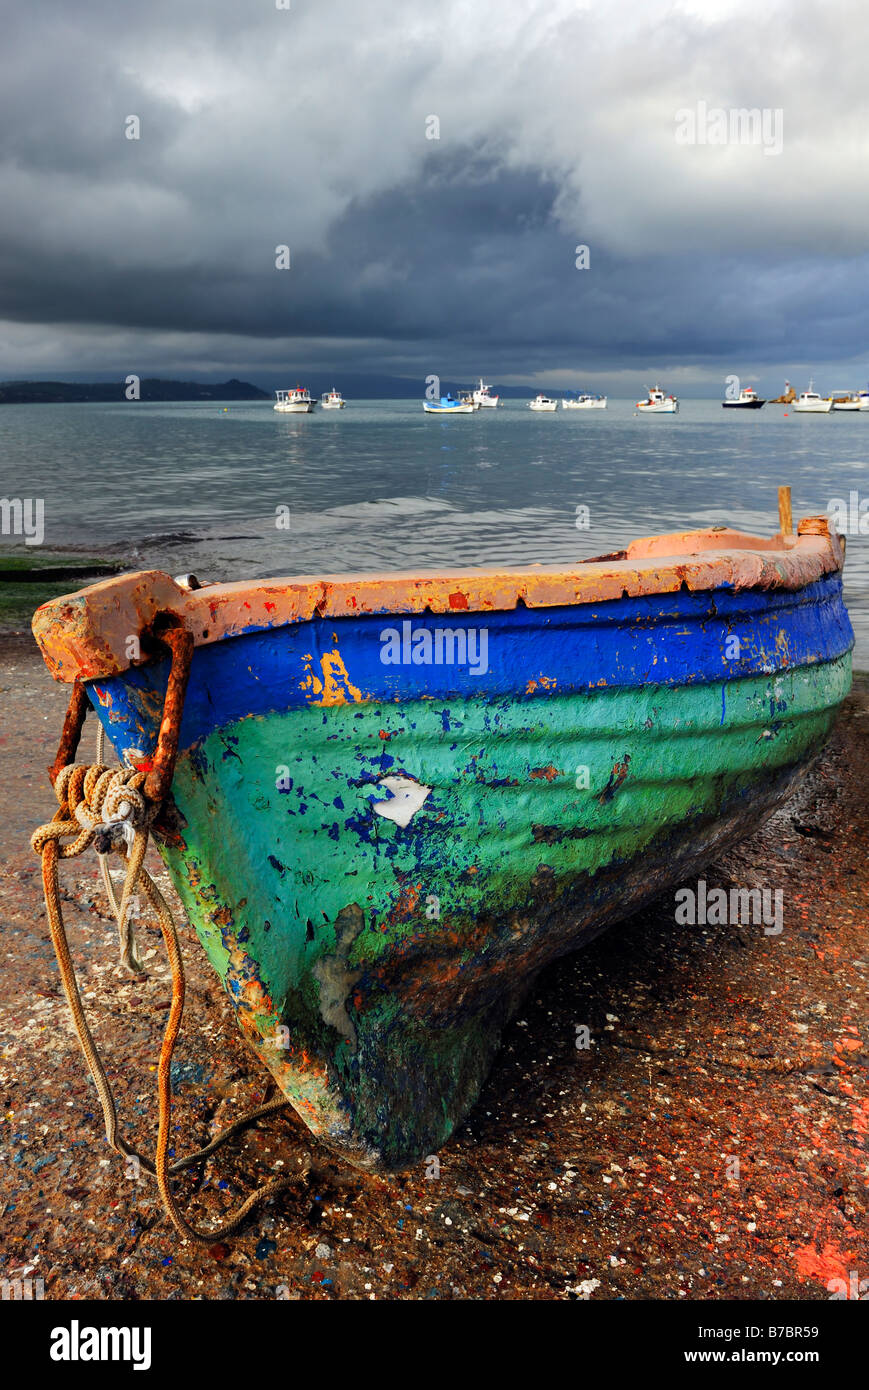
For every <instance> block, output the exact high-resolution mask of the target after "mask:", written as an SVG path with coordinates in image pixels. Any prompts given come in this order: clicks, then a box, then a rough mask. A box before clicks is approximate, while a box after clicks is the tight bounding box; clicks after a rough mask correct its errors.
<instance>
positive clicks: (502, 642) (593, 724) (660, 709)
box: [33, 517, 853, 1171]
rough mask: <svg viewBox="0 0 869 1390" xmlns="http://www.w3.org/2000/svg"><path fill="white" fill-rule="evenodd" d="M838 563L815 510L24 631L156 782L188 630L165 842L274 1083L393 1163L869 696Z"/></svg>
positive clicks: (71, 615) (131, 581) (140, 583)
mask: <svg viewBox="0 0 869 1390" xmlns="http://www.w3.org/2000/svg"><path fill="white" fill-rule="evenodd" d="M842 563H843V551H842V547H841V544H840V541H839V538H838V536H837V534H836V532H835V531H834V530H831V528H830V526H829V523H828V521H827V519H826V518H825V517H812V518H808V519H806V520H803V521H802V522H800V524H799V528H798V535H797V536H793V535H790V534H778V535H775V536H772V537H761V536H755V535H747V534H743V533H740V532H738V531H734V530H729V529H727V528H726V527H712V528H710V529H706V530H700V531H688V532H678V533H675V534H671V535H662V536H652V537H647V538H644V539H641V540H636V541H634V542H632V543H631V544H629V545H627V546H626V548H625V549H624V550H622V551H618V552H616V553H615V554H612V555H607V556H604V557H601V558H600V559H597V560H591V561H578V562H577V563H576V564H575V565H573V566H572V567H568V568H564V567H561V568H559V567H556V566H550V567H546V568H537V569H529V570H514V569H509V568H505V569H501V570H491V571H483V570H470V571H455V572H454V571H452V570H446V571H444V572H438V573H411V574H381V575H369V576H354V577H347V576H339V577H334V576H329V575H324V574H316V575H307V576H305V575H303V576H297V577H294V578H284V579H266V580H254V581H250V582H233V583H216V584H208V585H204V586H202V587H198V588H197V587H191V585H190V583H189V581H188V582H187V583H185V584H184V585H181V584H179V583H177V582H176V581H174V580H173V579H171V578H170V577H169V576H168V575H166V574H163V573H160V572H157V571H153V570H152V571H144V572H140V573H134V574H126V575H121V576H115V577H113V578H111V579H108V580H105V581H103V582H101V583H98V584H95V585H93V586H92V587H89V588H86V589H84V590H82V591H81V592H79V593H76V594H73V595H67V596H65V597H62V598H56V599H53V600H51V601H50V602H49V603H47V604H45V605H43V606H42V607H41V608H40V609H39V610H38V611H37V613H36V614H35V617H34V620H33V631H34V633H35V636H36V639H37V641H38V643H39V646H40V648H41V650H42V653H43V656H44V658H45V661H46V663H47V665H48V667H49V669H50V671H51V673H52V675H53V676H54V677H55V678H56V679H58V680H61V681H66V682H74V681H76V680H78V681H79V682H80V686H79V687H77V688H78V689H80V690H83V691H84V693H85V696H86V698H87V700H89V701H90V704H91V706H92V707H93V709H94V710H95V711H96V713H97V715H98V716H99V719H100V721H101V723H102V725H103V728H104V729H105V732H106V735H107V736H108V739H109V740H110V741H111V742H112V744H113V745H114V748H115V751H116V752H117V754H118V757H119V758H120V759H122V760H123V761H125V762H126V763H127V764H128V765H133V766H136V767H140V768H143V769H144V768H146V767H149V766H151V759H152V758H155V748H156V745H157V740H158V731H159V730H160V728H161V711H162V712H163V714H165V711H164V710H163V706H164V701H165V704H166V709H167V710H168V707H169V698H168V695H167V692H168V691H169V690H170V689H175V688H176V687H175V686H173V685H172V680H173V674H172V673H173V672H174V671H175V667H174V664H173V663H171V662H170V660H169V657H168V655H164V654H163V649H162V648H161V647H160V646H159V641H160V633H161V632H162V633H166V632H168V631H169V630H170V629H172V628H175V629H183V634H181V633H179V634H178V635H179V636H182V635H184V636H185V640H186V635H188V634H189V638H190V640H189V643H188V650H192V656H191V658H190V666H189V682H188V684H187V689H186V697H185V698H184V701H183V707H182V709H181V711H180V715H179V716H178V718H179V719H180V723H179V725H178V727H179V730H180V731H179V733H178V736H177V762H176V763H175V770H174V779H173V781H172V783H171V792H170V795H169V799H168V801H167V802H166V803H164V811H165V812H166V815H165V816H164V818H163V822H162V828H161V829H160V831H159V834H158V833H157V832H156V831H155V838H157V839H158V844H159V848H160V852H161V855H162V857H163V859H164V861H165V864H166V867H167V869H168V872H169V874H170V876H171V878H172V880H173V882H174V885H175V887H176V888H177V891H178V893H179V894H180V897H181V899H182V901H183V904H184V906H185V909H186V911H187V913H188V915H189V919H190V921H191V923H192V925H193V927H194V929H195V931H196V934H197V936H198V938H199V941H200V943H201V945H202V948H203V950H204V951H205V953H206V955H207V956H208V958H209V960H210V961H211V964H212V966H213V967H214V969H215V971H216V972H217V974H218V975H219V977H220V979H221V980H222V982H223V985H224V987H225V990H226V993H227V996H228V999H229V1002H230V1003H231V1005H232V1007H233V1009H234V1010H235V1012H236V1016H237V1019H238V1023H239V1025H240V1028H241V1030H242V1032H243V1034H244V1036H245V1037H246V1039H247V1041H248V1042H249V1043H250V1044H251V1046H252V1047H253V1048H254V1050H255V1051H256V1053H257V1054H258V1056H259V1058H260V1059H261V1061H262V1063H263V1064H264V1066H265V1067H266V1068H267V1069H268V1071H270V1072H271V1074H272V1076H273V1077H274V1078H275V1080H276V1082H277V1084H278V1086H279V1087H280V1088H281V1091H282V1092H283V1094H284V1096H286V1097H287V1098H288V1099H289V1100H290V1101H291V1102H292V1104H293V1106H294V1107H295V1109H296V1110H297V1111H298V1113H299V1115H300V1116H301V1118H302V1119H303V1120H304V1122H305V1123H306V1124H307V1125H308V1127H309V1128H310V1130H311V1131H312V1132H313V1133H314V1134H315V1135H317V1136H319V1137H320V1139H321V1140H322V1141H323V1142H324V1144H326V1145H328V1146H330V1147H331V1148H332V1149H333V1150H334V1151H335V1152H337V1153H338V1154H340V1155H343V1156H344V1157H345V1158H347V1159H348V1160H350V1161H351V1162H353V1163H354V1164H356V1165H357V1166H359V1167H360V1168H363V1169H366V1170H369V1171H372V1170H373V1171H391V1170H397V1169H402V1168H406V1167H408V1166H409V1165H411V1164H415V1163H419V1162H420V1161H422V1160H423V1159H424V1158H425V1157H426V1156H427V1155H429V1154H431V1153H432V1152H434V1151H435V1150H436V1149H437V1148H438V1147H439V1146H440V1145H442V1144H443V1143H444V1142H445V1141H446V1140H447V1139H448V1138H449V1136H450V1134H451V1133H452V1132H453V1130H454V1129H455V1127H456V1126H457V1125H458V1124H459V1123H460V1122H461V1121H462V1120H463V1119H464V1117H465V1116H466V1115H467V1114H468V1112H469V1110H470V1109H471V1107H472V1106H473V1105H474V1102H475V1101H476V1099H477V1097H478V1095H479V1092H480V1089H481V1087H482V1085H483V1083H484V1081H485V1079H486V1076H487V1073H488V1071H489V1069H490V1066H491V1064H492V1061H493V1058H494V1056H495V1054H496V1052H497V1049H498V1047H499V1043H500V1039H501V1035H502V1032H503V1029H504V1027H505V1025H506V1024H507V1022H508V1021H509V1020H510V1019H511V1017H513V1016H514V1015H515V1013H516V1011H517V1009H518V1008H519V1007H520V1006H521V1004H522V1001H523V999H524V997H525V995H526V994H527V992H528V990H529V989H530V988H531V987H532V986H533V984H534V981H535V979H536V978H537V976H538V974H539V972H540V971H541V970H542V969H543V968H544V967H545V966H546V965H547V964H548V963H549V962H551V961H553V960H555V959H557V958H558V957H559V956H562V955H564V954H566V953H568V952H571V951H574V950H576V949H577V948H578V947H581V946H583V945H584V944H585V943H586V942H588V941H589V940H591V939H592V938H593V937H594V936H595V935H597V933H599V932H600V931H602V930H603V929H604V928H605V927H608V926H610V925H611V924H613V923H616V922H619V921H621V920H622V919H624V918H625V917H627V916H628V915H629V914H631V913H633V912H635V911H636V910H637V909H638V908H640V907H641V906H642V905H643V904H645V903H648V902H649V901H651V900H652V899H653V898H655V897H656V896H658V895H659V894H661V893H662V892H665V891H670V890H673V889H674V888H675V887H676V886H677V885H679V884H680V883H682V882H684V881H685V880H686V879H688V878H690V877H691V876H692V875H696V874H698V873H700V872H702V870H703V869H704V867H705V866H706V865H707V864H708V863H709V861H710V860H712V859H713V858H715V857H716V856H717V855H719V854H720V853H721V852H722V851H723V850H725V849H726V848H727V847H728V846H729V845H731V844H733V843H734V842H735V841H737V840H739V839H740V838H741V837H743V836H745V835H747V834H748V833H749V832H750V831H752V830H753V829H754V827H755V826H756V825H758V824H759V823H760V822H761V821H762V820H763V819H764V818H765V817H766V816H767V815H769V814H770V813H771V812H772V811H774V810H775V809H776V808H777V807H778V806H780V805H781V804H782V803H783V802H784V801H785V800H786V799H787V797H788V796H789V795H790V794H791V793H792V791H793V790H794V788H795V787H796V786H797V785H798V784H799V781H800V779H801V777H802V775H803V772H804V770H805V768H806V766H807V765H808V763H809V762H810V761H811V760H812V759H813V758H814V757H815V756H816V755H817V754H818V752H819V750H820V749H821V748H822V747H823V744H824V741H825V739H826V738H827V735H828V734H829V732H830V730H831V728H832V725H833V722H834V720H835V717H836V713H837V711H838V709H839V707H840V705H841V703H842V701H843V700H844V698H845V696H846V694H847V693H848V690H849V687H850V681H851V655H850V654H851V648H852V645H853V633H852V631H851V625H850V622H849V620H848V615H847V612H846V610H845V607H844V604H843V600H842ZM131 634H139V636H140V638H141V642H140V643H139V644H134V643H131V641H130V636H131ZM151 639H153V640H151ZM136 653H140V655H137V654H136ZM155 761H156V758H155ZM673 930H674V932H677V931H678V930H679V928H678V927H675V926H674V928H673Z"/></svg>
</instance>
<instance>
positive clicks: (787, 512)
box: [778, 487, 794, 536]
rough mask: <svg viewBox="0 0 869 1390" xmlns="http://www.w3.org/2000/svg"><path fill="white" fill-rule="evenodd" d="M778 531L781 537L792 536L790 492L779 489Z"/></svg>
mask: <svg viewBox="0 0 869 1390" xmlns="http://www.w3.org/2000/svg"><path fill="white" fill-rule="evenodd" d="M778 529H779V531H780V532H781V534H782V535H783V536H792V535H793V534H794V521H793V517H792V515H791V490H790V488H789V487H780V488H779V490H778Z"/></svg>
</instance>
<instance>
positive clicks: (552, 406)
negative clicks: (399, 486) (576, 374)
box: [528, 391, 558, 410]
mask: <svg viewBox="0 0 869 1390" xmlns="http://www.w3.org/2000/svg"><path fill="white" fill-rule="evenodd" d="M528 404H529V406H530V408H531V409H532V410H557V409H558V401H556V400H554V399H553V397H552V396H544V395H543V392H542V391H541V393H540V395H539V396H535V397H534V400H533V401H529V402H528Z"/></svg>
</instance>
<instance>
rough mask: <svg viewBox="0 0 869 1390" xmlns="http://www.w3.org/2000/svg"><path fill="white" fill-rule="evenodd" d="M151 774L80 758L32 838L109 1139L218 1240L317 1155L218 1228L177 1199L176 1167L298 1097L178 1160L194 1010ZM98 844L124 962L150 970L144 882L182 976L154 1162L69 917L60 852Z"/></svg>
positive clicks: (187, 1227)
mask: <svg viewBox="0 0 869 1390" xmlns="http://www.w3.org/2000/svg"><path fill="white" fill-rule="evenodd" d="M102 749H103V744H102V740H99V741H98V753H99V754H100V755H101V754H102ZM145 776H146V774H145V773H142V772H137V771H136V770H135V769H134V768H126V767H117V768H110V767H106V766H105V765H104V764H103V763H102V761H101V760H100V759H99V758H98V761H97V762H96V763H94V764H93V765H91V766H87V765H85V764H81V763H73V764H71V765H70V766H68V767H65V768H63V769H62V770H61V771H60V773H59V774H58V777H57V780H56V782H55V788H54V789H55V793H56V795H57V799H58V803H59V806H58V810H57V812H56V813H55V816H54V819H53V820H51V821H49V822H48V823H47V824H45V825H42V826H40V827H39V829H38V830H36V831H35V832H34V834H33V836H32V838H31V844H32V846H33V849H34V851H35V852H36V853H37V854H38V855H40V856H41V858H42V885H43V889H44V892H45V906H46V911H47V914H48V926H49V931H50V933H51V941H52V945H53V946H54V952H55V955H56V957H57V964H58V969H59V970H60V978H61V982H62V984H63V991H64V994H65V996H66V1001H67V1004H68V1006H69V1010H70V1014H71V1016H72V1021H73V1026H74V1028H75V1032H76V1036H77V1037H78V1041H79V1045H80V1047H81V1049H82V1052H83V1053H84V1057H85V1061H86V1062H87V1066H88V1070H89V1072H90V1075H91V1078H92V1079H93V1082H94V1085H95V1086H96V1088H97V1094H98V1095H99V1098H100V1104H101V1106H102V1111H103V1119H104V1121H105V1126H106V1139H107V1140H108V1142H109V1144H110V1145H111V1147H112V1148H113V1149H114V1150H116V1152H118V1153H122V1154H124V1155H126V1156H127V1157H130V1158H134V1159H136V1160H137V1162H138V1163H139V1164H140V1165H141V1167H142V1168H144V1169H145V1171H146V1172H147V1173H150V1174H151V1176H152V1177H155V1178H156V1180H157V1186H158V1189H159V1192H160V1196H161V1198H162V1201H163V1205H164V1207H165V1209H166V1212H167V1214H168V1216H169V1218H170V1220H171V1221H172V1224H173V1225H174V1226H175V1229H176V1230H177V1231H178V1232H179V1233H180V1234H181V1235H182V1236H183V1237H184V1238H185V1239H187V1240H194V1241H200V1242H202V1243H205V1244H210V1243H211V1242H213V1241H216V1240H219V1239H221V1238H222V1237H225V1236H229V1235H232V1234H233V1233H234V1232H235V1231H236V1230H237V1229H238V1228H239V1226H240V1225H241V1224H242V1222H243V1221H244V1219H245V1217H246V1216H247V1215H248V1213H249V1212H250V1211H251V1210H252V1209H253V1208H254V1207H255V1206H257V1205H259V1203H260V1202H263V1201H265V1200H267V1199H268V1198H269V1197H273V1196H276V1195H277V1193H279V1192H283V1191H285V1190H286V1189H287V1188H289V1187H295V1186H296V1185H297V1184H299V1183H300V1182H302V1181H303V1179H304V1177H305V1176H306V1174H307V1173H308V1171H309V1170H310V1167H311V1160H310V1156H306V1158H305V1160H304V1161H303V1164H302V1167H301V1169H300V1171H299V1172H298V1173H295V1174H288V1175H286V1176H284V1177H280V1178H274V1179H272V1180H271V1181H270V1182H267V1183H265V1184H263V1186H261V1187H259V1188H257V1190H256V1191H255V1192H253V1193H251V1195H250V1196H249V1197H248V1198H246V1199H245V1201H244V1202H242V1204H241V1206H240V1207H239V1208H238V1211H237V1212H236V1213H235V1215H234V1216H233V1217H231V1218H230V1220H229V1221H227V1222H225V1223H224V1224H223V1225H221V1226H218V1227H216V1228H214V1229H213V1230H209V1231H206V1230H201V1229H198V1228H197V1227H195V1226H193V1225H191V1223H190V1222H188V1221H187V1219H186V1218H185V1216H184V1215H183V1213H182V1212H181V1210H180V1208H179V1206H178V1203H177V1202H176V1200H175V1196H174V1194H173V1192H172V1186H171V1177H172V1175H173V1174H174V1173H178V1172H181V1171H182V1170H183V1169H185V1168H189V1167H191V1166H192V1165H193V1164H194V1163H198V1162H200V1161H201V1160H202V1159H205V1158H208V1157H209V1156H210V1155H211V1154H212V1153H214V1152H215V1150H216V1149H218V1148H220V1147H221V1145H222V1144H225V1143H226V1141H227V1140H228V1139H230V1138H231V1137H232V1136H233V1135H234V1134H237V1133H238V1132H239V1130H241V1129H245V1128H247V1127H248V1126H249V1125H251V1124H254V1123H255V1122H256V1121H257V1120H260V1119H262V1118H263V1117H264V1116H266V1115H271V1114H274V1113H275V1112H276V1111H278V1110H284V1109H286V1107H287V1106H288V1105H289V1102H288V1101H286V1100H275V1101H270V1102H269V1103H268V1104H266V1105H262V1106H260V1107H259V1108H258V1109H256V1110H253V1111H251V1112H250V1113H248V1114H247V1115H244V1116H242V1117H241V1118H240V1119H238V1120H236V1121H234V1123H233V1124H231V1125H229V1126H228V1128H226V1129H225V1130H223V1131H222V1132H221V1133H220V1134H218V1135H217V1136H216V1137H215V1138H214V1139H212V1140H211V1142H210V1143H209V1144H207V1145H206V1146H205V1147H204V1148H202V1149H198V1150H196V1152H195V1153H192V1154H188V1155H187V1157H186V1158H181V1159H178V1160H176V1161H175V1162H174V1163H170V1162H169V1135H170V1127H171V1115H172V1086H171V1076H170V1068H171V1064H172V1056H173V1053H174V1050H175V1043H176V1040H177V1037H178V1031H179V1029H180V1026H181V1017H182V1013H183V1010H184V994H185V978H184V962H183V958H182V954H181V944H180V942H179V939H178V932H177V930H176V927H175V921H174V918H173V916H172V911H171V908H170V907H169V904H168V903H167V902H166V899H165V898H164V896H163V894H162V893H161V892H160V889H159V888H158V887H157V884H156V883H155V882H154V880H153V878H152V877H151V875H150V874H149V873H148V870H147V869H146V868H145V866H144V859H145V851H146V850H147V847H148V839H149V836H150V830H151V825H152V823H153V821H154V819H155V817H156V815H157V813H158V811H159V810H160V806H159V804H157V803H154V802H151V801H149V800H148V798H147V797H146V796H145V795H144V791H143V787H144V782H145ZM64 840H69V841H71V843H69V844H63V843H62V842H63V841H64ZM91 844H93V845H94V847H95V848H96V850H97V852H98V854H99V856H100V868H101V871H102V874H103V883H104V884H105V885H106V891H107V893H108V896H109V902H110V904H111V907H112V911H113V912H114V914H115V917H116V919H117V923H118V935H119V941H120V950H121V960H122V961H123V963H124V965H125V966H126V967H127V968H128V969H130V970H132V971H135V972H137V973H138V972H142V971H143V966H142V965H141V963H140V961H139V959H138V957H137V955H136V951H135V942H134V938H133V929H132V903H133V898H134V896H135V893H136V890H137V888H139V887H141V888H142V889H143V891H144V893H145V896H146V897H147V899H148V901H149V902H150V904H151V907H152V908H153V909H154V911H155V913H156V914H157V917H158V919H159V922H160V930H161V933H162V936H163V944H164V946H165V948H166V954H167V957H168V960H169V967H170V971H171V974H172V1004H171V1008H170V1010H169V1017H168V1020H167V1023H166V1028H165V1032H164V1035H163V1044H162V1047H161V1049H160V1058H159V1062H158V1066H157V1097H158V1108H159V1120H158V1128H157V1147H156V1154H155V1160H154V1162H153V1163H152V1162H151V1161H150V1159H148V1158H146V1157H145V1156H144V1155H142V1154H139V1153H137V1151H136V1150H135V1149H133V1148H131V1147H130V1146H129V1145H128V1144H127V1142H126V1141H125V1140H124V1139H123V1138H122V1137H121V1136H120V1135H119V1133H118V1114H117V1107H116V1105H115V1099H114V1096H113V1094H112V1088H111V1086H110V1084H109V1079H108V1076H107V1075H106V1069H105V1066H104V1065H103V1061H102V1058H101V1057H100V1054H99V1051H98V1049H97V1046H96V1043H95V1042H94V1039H93V1034H92V1033H91V1030H90V1027H89V1025H88V1021H87V1018H86V1016H85V1012H84V1007H83V1005H82V1001H81V994H80V992H79V988H78V981H77V979H76V975H75V967H74V965H73V961H72V956H71V954H70V950H69V943H68V941H67V937H66V930H65V927H64V923H63V912H62V909H61V903H60V882H59V876H58V862H59V860H60V859H72V858H75V857H76V856H78V855H80V854H83V853H84V851H85V850H86V849H87V848H88V847H89V846H90V845H91ZM113 852H114V853H126V855H127V868H126V873H125V876H124V886H123V891H122V893H121V900H120V902H118V899H117V895H116V893H115V888H114V884H113V883H112V879H111V874H110V872H109V868H108V858H109V854H110V853H113Z"/></svg>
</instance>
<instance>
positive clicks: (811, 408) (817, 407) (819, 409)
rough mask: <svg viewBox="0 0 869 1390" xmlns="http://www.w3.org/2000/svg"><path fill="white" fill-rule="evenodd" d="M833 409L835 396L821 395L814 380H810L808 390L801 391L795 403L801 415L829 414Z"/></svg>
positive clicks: (795, 408)
mask: <svg viewBox="0 0 869 1390" xmlns="http://www.w3.org/2000/svg"><path fill="white" fill-rule="evenodd" d="M832 409H833V397H832V396H821V395H819V394H818V392H817V391H816V390H815V383H814V381H810V382H809V389H808V391H801V392H800V394H799V396H798V398H797V400H796V402H795V404H794V410H795V411H796V412H797V413H798V414H799V415H829V413H830V411H831V410H832Z"/></svg>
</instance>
